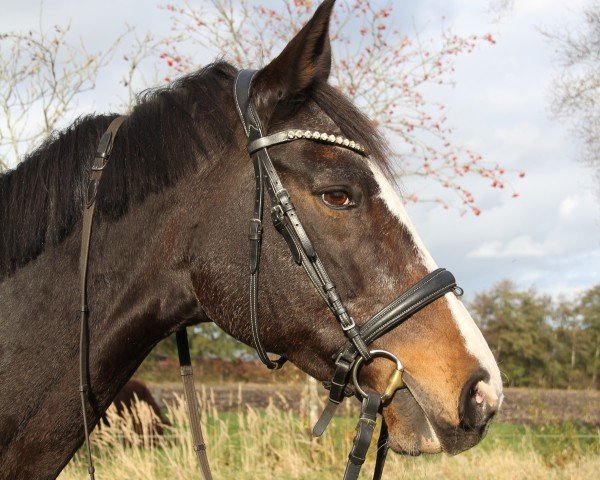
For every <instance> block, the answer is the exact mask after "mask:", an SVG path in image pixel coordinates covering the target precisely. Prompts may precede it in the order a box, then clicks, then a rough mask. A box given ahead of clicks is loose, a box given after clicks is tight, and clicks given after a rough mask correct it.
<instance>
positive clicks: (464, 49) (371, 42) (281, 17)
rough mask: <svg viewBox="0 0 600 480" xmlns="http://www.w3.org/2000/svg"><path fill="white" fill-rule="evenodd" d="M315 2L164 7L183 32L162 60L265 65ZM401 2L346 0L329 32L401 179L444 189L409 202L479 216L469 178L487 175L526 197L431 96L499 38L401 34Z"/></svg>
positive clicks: (214, 0)
mask: <svg viewBox="0 0 600 480" xmlns="http://www.w3.org/2000/svg"><path fill="white" fill-rule="evenodd" d="M257 3H258V4H257ZM317 3H318V2H316V1H312V0H294V1H288V0H280V5H279V6H278V7H277V8H267V7H265V6H262V5H260V2H251V1H250V0H207V1H205V2H203V3H201V4H199V5H198V4H197V3H195V2H194V3H193V2H191V1H189V0H183V1H181V2H180V3H177V4H168V5H166V6H165V7H164V8H165V9H166V10H167V11H169V12H170V13H171V19H172V30H173V31H174V32H176V33H177V35H176V36H175V37H173V38H172V39H170V41H169V42H168V43H166V44H165V47H166V48H165V51H164V52H162V54H161V58H162V59H163V61H164V62H166V63H167V64H168V65H169V67H170V68H171V69H172V72H173V73H172V75H177V74H181V73H185V72H188V71H191V70H193V69H194V68H195V63H194V60H193V58H191V57H189V56H186V55H184V54H182V53H181V51H182V50H185V51H198V50H199V49H203V50H207V51H210V52H213V54H221V53H222V52H225V53H226V55H227V57H228V58H229V59H230V60H232V61H234V62H235V63H238V64H241V65H244V66H254V67H260V66H262V65H263V64H264V62H265V61H267V60H268V59H270V58H273V57H274V56H275V55H276V54H277V53H278V52H279V49H280V48H281V47H282V45H284V44H285V41H286V40H287V39H289V37H290V35H292V34H293V33H294V32H296V31H297V30H299V29H300V27H301V26H302V25H303V24H304V23H305V22H306V20H307V19H308V18H309V17H310V15H311V14H312V12H313V11H314V8H315V5H316V4H317ZM394 4H395V2H391V1H378V2H375V1H366V0H352V1H345V2H339V5H338V6H337V7H336V10H335V14H334V19H333V23H332V31H331V33H330V34H331V37H332V43H333V44H334V46H335V49H336V51H335V55H334V68H333V81H334V82H335V83H336V84H337V85H338V86H339V87H340V88H341V89H342V91H344V92H345V93H346V94H347V95H348V96H350V97H351V98H352V99H353V100H354V101H355V102H356V103H357V105H358V106H359V107H361V108H362V109H363V111H365V112H366V113H367V114H368V115H369V116H370V117H371V118H373V119H376V121H377V123H378V125H379V126H380V128H382V129H383V131H384V132H385V133H386V134H387V136H388V138H389V140H390V143H391V145H392V147H393V149H394V153H395V154H396V158H397V167H398V170H399V171H401V172H402V173H401V175H402V176H403V177H406V176H410V175H412V176H419V177H425V178H426V179H427V180H428V181H433V182H436V183H437V184H438V186H440V187H442V188H441V189H438V192H440V194H439V195H431V194H429V193H427V194H425V193H423V194H419V193H418V192H415V191H413V192H408V193H407V194H406V195H405V197H404V198H405V200H407V201H410V202H436V203H439V204H441V205H442V206H443V207H444V208H449V207H450V206H454V207H457V208H459V209H460V211H461V212H463V213H464V212H466V211H470V212H472V213H474V214H475V215H478V214H479V213H480V209H479V208H478V207H477V205H476V201H475V198H474V197H473V195H472V194H471V192H470V191H468V190H467V189H466V188H465V182H464V181H463V180H464V177H466V176H478V177H482V178H483V179H484V180H485V181H486V182H489V185H491V186H492V187H493V188H498V189H503V188H505V187H507V188H508V189H510V190H512V194H513V195H514V196H518V194H517V193H516V192H515V191H514V189H513V188H512V185H511V184H510V182H509V181H508V180H507V177H506V174H507V173H508V172H507V170H506V169H505V168H504V167H502V166H501V165H499V164H493V163H490V162H487V161H486V160H485V159H484V158H483V157H482V156H481V155H480V154H479V153H477V152H474V151H472V150H470V149H468V148H465V147H464V146H463V145H460V144H458V143H457V142H456V141H455V139H454V138H453V137H454V136H453V128H452V127H451V126H449V125H448V122H447V117H446V114H445V105H443V104H440V103H436V102H434V101H432V100H431V99H430V98H428V97H427V94H426V91H427V89H428V88H429V87H431V86H433V85H436V86H437V85H451V84H452V82H453V80H452V75H453V73H454V68H455V62H456V59H457V58H458V57H459V56H460V55H462V54H467V53H469V52H472V51H473V50H474V49H476V48H478V47H479V46H481V45H482V44H487V45H493V44H495V43H496V41H495V39H494V38H493V36H492V35H491V34H485V35H468V36H459V35H455V34H453V33H452V31H451V29H450V28H448V27H444V28H442V30H441V32H440V34H439V36H438V37H437V38H425V39H424V38H421V37H422V35H421V34H420V33H419V32H418V31H417V30H416V29H415V31H413V32H411V33H410V34H409V33H407V32H401V31H400V30H399V29H397V28H396V27H395V26H394V24H393V9H394ZM169 78H170V76H169ZM511 173H515V174H516V173H517V172H511ZM518 174H519V175H520V176H523V175H524V173H522V172H519V173H518ZM399 175H400V174H399ZM427 191H428V192H430V191H431V189H427ZM444 192H445V193H444ZM453 195H454V199H452V196H453Z"/></svg>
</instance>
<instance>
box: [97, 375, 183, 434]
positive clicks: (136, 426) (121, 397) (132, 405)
mask: <svg viewBox="0 0 600 480" xmlns="http://www.w3.org/2000/svg"><path fill="white" fill-rule="evenodd" d="M138 404H146V405H147V406H148V407H149V408H150V409H151V410H152V412H153V413H154V415H156V418H155V419H153V422H152V429H151V434H152V435H159V436H160V435H162V434H163V433H164V427H165V426H167V427H170V426H171V422H170V421H169V419H168V418H167V417H165V416H164V415H163V413H162V411H161V409H160V406H159V405H158V403H157V401H156V400H155V399H154V397H153V396H152V393H151V392H150V389H149V388H148V387H147V386H146V384H145V383H144V382H142V381H141V380H136V379H131V380H129V381H128V382H127V383H126V384H125V385H124V386H123V388H122V389H121V390H120V391H119V393H117V395H116V397H115V398H114V400H113V405H114V406H115V408H116V413H117V415H119V416H121V417H123V416H125V415H130V416H131V418H132V420H133V430H134V431H135V433H137V434H138V435H142V434H143V432H144V428H143V427H142V425H141V421H140V419H139V418H138V417H137V415H135V411H136V407H137V405H138ZM101 421H102V423H104V424H105V425H107V426H108V425H110V419H109V418H108V416H107V415H106V413H104V414H103V415H102V418H101Z"/></svg>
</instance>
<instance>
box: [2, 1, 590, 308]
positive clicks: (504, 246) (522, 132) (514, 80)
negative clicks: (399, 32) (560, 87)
mask: <svg viewBox="0 0 600 480" xmlns="http://www.w3.org/2000/svg"><path fill="white" fill-rule="evenodd" d="M196 1H199V0H196ZM264 3H265V4H269V5H272V6H276V5H278V4H279V0H271V1H269V2H264ZM381 3H385V2H381ZM487 3H488V2H485V1H476V0H446V1H443V0H406V1H402V2H397V4H398V5H397V6H396V7H395V16H396V19H395V20H396V22H397V25H398V26H399V27H401V28H405V29H409V28H410V29H412V28H413V25H416V26H417V28H418V29H419V30H420V32H421V35H423V37H428V36H433V37H435V36H436V35H438V33H439V27H440V19H441V17H442V16H445V17H446V20H445V23H446V24H447V25H450V26H452V28H453V30H454V31H455V32H456V33H459V34H469V33H480V34H481V33H486V32H490V31H491V32H493V33H494V34H495V35H494V36H495V38H496V40H497V44H496V45H494V46H490V47H485V48H482V49H479V50H477V51H476V52H474V53H472V54H470V55H465V56H463V57H461V58H460V59H459V61H458V63H457V72H456V77H455V80H456V84H455V86H454V87H441V88H438V89H430V90H429V91H428V94H429V95H430V96H431V97H432V98H435V99H437V100H439V101H441V102H443V103H444V104H446V105H447V106H448V117H449V123H450V124H452V125H453V126H454V127H455V133H454V138H455V140H456V141H457V142H458V143H462V144H464V145H466V146H468V147H470V148H472V149H474V150H476V151H478V152H480V153H482V154H483V155H484V157H486V158H487V159H489V160H491V161H494V162H495V161H497V162H499V163H501V164H503V165H505V166H507V167H510V168H514V169H517V170H524V171H526V172H527V176H526V177H525V178H524V179H522V180H515V181H514V184H515V187H516V189H517V190H518V191H519V193H520V194H521V197H520V198H519V199H517V200H515V199H512V198H510V194H509V193H508V192H500V191H498V190H493V189H491V188H489V186H487V185H486V184H485V183H484V182H481V181H480V180H477V179H473V180H468V183H467V185H466V186H467V187H468V188H469V189H471V190H472V191H473V193H474V194H475V196H476V198H478V199H479V203H480V205H481V206H482V209H483V213H482V215H481V216H480V217H474V216H470V215H466V216H463V217H461V216H459V214H458V213H456V212H453V211H446V210H442V209H440V208H439V207H435V206H429V205H409V206H408V209H409V213H410V214H411V216H412V218H413V221H414V223H415V225H416V227H417V229H418V230H419V231H420V233H421V235H422V237H423V240H424V241H425V244H426V245H427V246H428V247H429V249H430V251H431V253H432V254H433V256H434V258H435V259H436V261H437V262H438V264H440V265H442V266H445V267H447V268H449V269H451V270H452V271H453V272H454V273H455V275H456V276H457V278H458V279H459V282H460V284H461V285H462V286H463V287H464V288H465V290H466V291H467V292H468V293H472V292H476V291H481V290H483V289H486V288H489V287H490V286H491V285H493V284H494V283H495V282H497V281H499V280H501V279H505V278H508V279H511V280H513V281H515V282H516V283H517V284H518V285H520V286H522V287H529V286H531V285H533V286H535V287H536V288H538V289H539V290H541V291H543V292H547V293H550V294H552V295H558V294H566V295H568V296H572V295H575V294H576V293H577V292H579V291H581V290H582V289H585V288H588V287H590V286H592V285H594V284H597V283H598V282H600V209H599V201H598V198H597V197H595V195H594V188H597V186H596V187H594V184H593V179H592V175H591V174H590V171H589V170H586V169H585V168H584V167H583V166H581V164H579V163H578V162H577V161H576V159H577V156H578V144H577V141H576V140H575V139H574V138H573V136H572V134H571V133H570V132H569V129H568V126H566V125H564V124H561V123H559V122H557V121H554V120H552V118H551V116H550V110H549V97H550V93H551V82H552V78H553V77H554V75H555V74H556V73H557V66H556V64H555V62H554V60H553V56H552V48H551V46H550V45H549V44H548V43H547V42H546V40H545V39H544V37H543V36H542V35H541V34H540V32H539V28H544V27H558V26H560V25H561V24H563V23H564V21H565V18H570V17H573V18H575V16H574V15H573V14H572V12H573V11H577V10H578V9H580V8H581V6H582V5H583V4H584V3H585V2H584V1H583V0H571V1H570V2H564V1H563V0H517V1H516V2H515V7H514V10H513V11H512V13H511V14H510V15H508V16H507V17H506V18H505V19H504V20H503V22H502V23H499V24H492V23H491V22H490V20H491V19H490V15H489V12H487V11H486V5H487ZM157 4H158V3H157V2H156V1H155V0H149V1H147V0H146V1H141V0H139V1H130V2H122V1H121V2H117V1H115V0H105V1H103V2H81V1H74V0H61V1H58V0H47V1H46V2H44V7H43V10H44V15H43V21H44V25H45V26H46V27H48V26H52V25H53V24H54V23H61V24H64V22H65V21H66V20H68V19H70V20H71V25H72V32H73V34H74V37H79V36H81V37H82V38H83V40H84V42H85V43H86V45H88V46H89V48H90V49H91V50H102V49H103V48H105V46H106V45H107V44H109V43H110V41H111V39H112V38H114V37H115V36H116V35H117V34H118V33H119V32H121V31H122V30H123V25H124V23H125V22H127V23H129V24H131V25H136V26H137V27H138V28H139V29H140V31H146V30H151V31H154V32H165V33H166V32H167V31H168V27H169V25H168V19H167V17H166V16H165V13H164V12H162V11H160V10H159V9H158V8H157ZM567 4H568V5H567ZM39 6H40V2H39V1H30V0H20V1H18V2H15V1H12V0H11V1H8V0H0V11H2V16H1V17H0V31H6V30H19V29H26V30H27V29H30V28H35V27H36V26H37V25H38V19H39ZM334 51H335V46H334ZM207 60H209V58H206V59H205V58H198V59H197V61H198V63H201V62H203V61H207ZM123 68H124V64H123V62H119V61H115V62H114V64H113V65H111V66H110V67H109V69H108V70H107V71H106V72H105V73H104V74H103V76H102V78H100V79H99V83H98V89H97V91H96V92H94V93H93V94H91V95H89V96H87V97H85V98H84V99H83V100H82V102H81V103H80V105H79V108H78V112H91V111H98V112H102V111H107V110H111V107H112V108H113V109H114V106H115V105H117V104H118V103H119V102H118V96H119V95H121V96H122V95H123V91H122V88H123V87H121V86H120V85H119V84H118V80H119V78H120V77H121V75H122V73H123V72H122V69H123ZM408 181H410V182H414V181H415V180H413V179H412V178H411V179H409V180H408ZM415 186H417V187H420V188H430V187H429V186H428V185H427V184H425V185H416V184H411V185H406V187H407V189H410V190H413V189H414V188H415ZM467 298H468V297H467Z"/></svg>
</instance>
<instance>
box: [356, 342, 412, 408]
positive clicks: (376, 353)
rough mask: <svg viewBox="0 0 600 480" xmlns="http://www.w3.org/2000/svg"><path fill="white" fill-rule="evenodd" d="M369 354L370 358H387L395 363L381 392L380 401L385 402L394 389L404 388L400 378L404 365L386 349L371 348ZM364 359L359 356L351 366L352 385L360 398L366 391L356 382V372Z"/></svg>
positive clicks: (392, 394) (365, 395)
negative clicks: (394, 368)
mask: <svg viewBox="0 0 600 480" xmlns="http://www.w3.org/2000/svg"><path fill="white" fill-rule="evenodd" d="M369 353H370V354H371V358H378V357H380V358H387V359H388V360H391V361H392V362H394V363H395V364H396V370H394V371H393V372H392V375H391V376H390V379H389V380H388V385H387V387H386V389H385V391H384V392H383V393H382V394H381V403H385V402H387V401H388V400H390V399H391V398H392V397H393V396H394V393H395V392H396V390H399V389H401V388H405V387H406V385H405V384H404V380H403V379H402V373H403V372H404V366H403V365H402V362H401V361H400V360H398V357H396V355H394V354H393V353H391V352H388V351H387V350H371V351H370V352H369ZM364 361H365V359H364V358H363V357H359V358H358V359H357V360H356V363H355V364H354V367H352V382H353V383H354V387H355V388H356V392H357V393H358V394H359V395H360V396H361V398H366V397H367V393H366V392H365V391H364V390H363V389H362V388H361V386H360V385H359V383H358V373H359V372H360V368H361V367H362V365H363V363H364Z"/></svg>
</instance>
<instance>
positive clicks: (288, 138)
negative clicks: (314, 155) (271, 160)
mask: <svg viewBox="0 0 600 480" xmlns="http://www.w3.org/2000/svg"><path fill="white" fill-rule="evenodd" d="M300 139H306V140H313V141H318V142H324V143H328V144H330V145H337V146H340V147H343V148H347V149H349V150H352V151H354V152H356V153H358V154H360V155H363V156H365V157H366V156H367V152H366V151H365V148H364V147H363V146H362V145H361V144H360V143H358V142H355V141H353V140H349V139H347V138H345V137H342V136H340V135H333V134H331V133H326V132H317V131H313V130H285V131H283V132H278V133H274V134H272V135H268V136H266V137H260V138H258V139H256V140H252V141H250V142H249V144H248V150H249V151H250V154H252V153H254V152H256V151H257V150H260V149H262V148H267V147H272V146H273V145H277V144H280V143H287V142H292V141H294V140H300Z"/></svg>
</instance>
